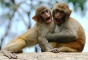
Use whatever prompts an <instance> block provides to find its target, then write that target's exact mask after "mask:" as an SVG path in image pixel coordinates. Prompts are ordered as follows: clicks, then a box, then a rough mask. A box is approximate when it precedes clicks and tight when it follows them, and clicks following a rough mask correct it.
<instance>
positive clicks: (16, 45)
mask: <svg viewBox="0 0 88 60" xmlns="http://www.w3.org/2000/svg"><path fill="white" fill-rule="evenodd" d="M33 19H34V20H35V21H36V24H35V25H34V27H32V28H30V29H29V30H28V31H27V32H25V33H24V34H22V35H20V36H18V37H17V38H15V39H13V40H11V41H10V42H9V43H8V44H7V45H6V46H5V47H4V48H2V52H3V53H4V55H6V56H7V57H9V58H17V56H16V55H15V54H14V52H19V51H20V50H22V49H23V48H24V47H26V46H28V47H31V46H34V45H36V44H38V43H39V45H40V47H41V49H42V50H43V51H49V50H50V49H51V48H52V47H51V46H50V45H49V44H48V41H47V40H46V38H45V35H46V34H48V33H53V32H54V29H55V24H54V22H53V21H52V19H51V13H50V10H49V8H47V7H45V6H41V7H39V8H37V10H36V15H35V16H34V17H33ZM10 51H11V52H10Z"/></svg>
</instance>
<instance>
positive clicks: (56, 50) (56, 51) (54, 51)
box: [51, 48, 60, 53]
mask: <svg viewBox="0 0 88 60" xmlns="http://www.w3.org/2000/svg"><path fill="white" fill-rule="evenodd" d="M51 52H53V53H59V52H60V51H59V49H58V48H54V49H52V50H51Z"/></svg>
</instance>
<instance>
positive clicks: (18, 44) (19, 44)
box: [2, 38, 26, 52]
mask: <svg viewBox="0 0 88 60" xmlns="http://www.w3.org/2000/svg"><path fill="white" fill-rule="evenodd" d="M25 45H26V43H25V41H24V40H23V39H19V38H16V39H14V40H12V41H10V42H9V43H8V44H7V45H6V46H5V47H4V48H2V50H7V51H11V52H18V51H20V50H21V49H22V48H23V47H25Z"/></svg>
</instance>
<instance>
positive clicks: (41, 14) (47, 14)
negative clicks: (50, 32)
mask: <svg viewBox="0 0 88 60" xmlns="http://www.w3.org/2000/svg"><path fill="white" fill-rule="evenodd" d="M32 19H34V20H35V21H36V22H40V23H44V22H45V23H50V22H51V21H52V19H51V11H50V9H49V8H47V7H46V6H41V7H38V8H37V10H36V14H35V16H33V17H32Z"/></svg>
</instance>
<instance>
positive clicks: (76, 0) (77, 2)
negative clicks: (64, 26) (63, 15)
mask: <svg viewBox="0 0 88 60" xmlns="http://www.w3.org/2000/svg"><path fill="white" fill-rule="evenodd" d="M68 2H72V3H73V5H74V10H77V8H78V7H80V8H81V10H82V11H83V10H84V4H85V2H86V0H68Z"/></svg>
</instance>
